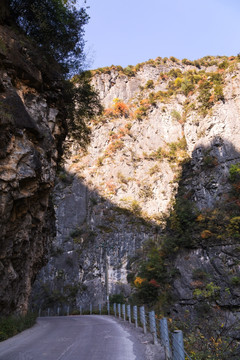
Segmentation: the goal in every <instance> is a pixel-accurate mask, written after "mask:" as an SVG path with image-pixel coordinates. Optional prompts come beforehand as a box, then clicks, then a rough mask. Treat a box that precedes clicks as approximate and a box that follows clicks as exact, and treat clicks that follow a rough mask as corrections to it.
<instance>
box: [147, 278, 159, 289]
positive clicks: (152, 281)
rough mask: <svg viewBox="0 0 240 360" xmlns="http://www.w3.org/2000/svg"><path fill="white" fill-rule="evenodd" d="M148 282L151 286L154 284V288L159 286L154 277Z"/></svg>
mask: <svg viewBox="0 0 240 360" xmlns="http://www.w3.org/2000/svg"><path fill="white" fill-rule="evenodd" d="M149 284H151V285H152V286H154V287H156V288H159V287H160V284H159V283H158V282H157V281H156V280H155V279H152V280H150V281H149Z"/></svg>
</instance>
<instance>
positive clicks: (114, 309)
mask: <svg viewBox="0 0 240 360" xmlns="http://www.w3.org/2000/svg"><path fill="white" fill-rule="evenodd" d="M113 311H114V316H115V317H116V316H117V304H116V303H114V304H113Z"/></svg>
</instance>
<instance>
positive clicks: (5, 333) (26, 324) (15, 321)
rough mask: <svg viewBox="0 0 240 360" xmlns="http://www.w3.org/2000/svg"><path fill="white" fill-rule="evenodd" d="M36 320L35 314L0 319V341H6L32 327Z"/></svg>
mask: <svg viewBox="0 0 240 360" xmlns="http://www.w3.org/2000/svg"><path fill="white" fill-rule="evenodd" d="M36 318H37V314H34V313H27V314H26V315H19V316H9V317H2V318H0V341H3V340H6V339H8V338H9V337H12V336H14V335H16V334H18V333H20V332H21V331H23V330H25V329H28V328H30V327H32V326H33V325H34V324H35V322H36Z"/></svg>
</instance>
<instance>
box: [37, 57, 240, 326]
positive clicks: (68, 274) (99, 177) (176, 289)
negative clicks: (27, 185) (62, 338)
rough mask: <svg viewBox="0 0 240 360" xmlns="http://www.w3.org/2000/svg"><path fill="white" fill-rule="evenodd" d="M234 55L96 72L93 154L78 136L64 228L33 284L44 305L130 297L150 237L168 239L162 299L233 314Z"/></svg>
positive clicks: (59, 190)
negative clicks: (99, 111)
mask: <svg viewBox="0 0 240 360" xmlns="http://www.w3.org/2000/svg"><path fill="white" fill-rule="evenodd" d="M239 61H240V59H239V58H238V57H232V58H226V57H217V58H214V57H206V58H203V59H200V60H199V61H195V62H190V61H188V60H186V59H185V60H182V61H179V60H177V59H175V58H170V59H161V58H157V59H156V60H150V61H148V62H147V63H144V64H138V65H137V66H135V67H128V68H126V69H122V68H121V67H111V68H104V69H98V70H96V71H94V72H93V74H92V75H93V78H92V84H93V85H94V87H95V89H96V90H98V91H99V95H100V98H101V101H102V103H103V105H104V106H105V112H104V114H103V115H102V116H100V117H97V118H95V119H94V120H93V121H92V122H91V132H92V135H91V143H90V145H89V147H88V149H87V151H86V152H84V151H82V150H81V149H80V148H79V146H78V145H77V144H75V143H72V145H71V146H70V148H71V156H70V158H67V159H66V160H65V165H64V170H62V171H61V172H60V173H59V174H58V181H57V184H56V187H55V195H54V203H55V207H56V218H57V219H56V220H57V222H56V226H57V236H56V239H55V242H54V247H53V249H52V256H51V259H50V261H49V263H48V265H47V266H46V267H45V268H44V269H43V270H42V271H41V274H40V276H39V277H38V280H37V282H36V283H35V301H37V304H38V306H42V307H43V308H44V307H47V306H58V305H59V306H64V305H67V304H70V305H72V306H78V305H80V304H82V305H84V304H85V305H87V304H89V302H90V301H91V302H94V301H95V303H99V302H101V301H105V300H106V297H107V295H108V294H110V295H113V294H116V293H118V294H119V293H121V294H122V295H124V296H125V297H126V298H128V297H129V295H130V293H131V290H130V283H131V285H132V286H134V282H133V280H134V277H133V276H134V275H135V276H136V274H137V273H138V271H139V266H140V265H139V264H141V262H140V263H139V258H140V260H141V259H142V258H141V256H142V255H141V254H142V249H143V246H144V244H145V243H147V240H148V239H149V238H151V239H154V241H155V243H156V244H157V245H156V246H157V247H158V249H161V247H162V246H163V245H162V244H163V242H164V241H165V240H164V239H167V241H168V246H166V245H164V246H165V247H164V251H163V250H161V251H159V252H158V254H159V262H162V264H163V270H161V271H163V272H164V274H163V273H159V274H158V276H159V278H162V279H164V280H162V283H161V284H160V283H158V282H155V287H156V288H157V291H158V292H159V294H158V301H159V307H161V308H164V307H165V306H166V302H167V305H170V304H171V308H169V307H168V309H167V311H170V312H171V313H172V314H175V315H176V314H177V315H179V316H180V315H183V314H185V311H187V312H188V314H191V319H198V320H199V316H202V314H203V313H206V314H209V312H208V311H209V309H210V308H213V309H214V307H215V310H216V311H219V312H218V316H219V317H220V314H222V313H221V311H223V313H225V314H226V313H228V314H230V315H229V316H230V317H231V319H236V317H237V316H238V315H237V314H238V311H239V306H240V297H239V295H240V294H239V289H238V287H237V281H238V279H240V277H239V265H238V264H239V260H240V258H239V257H240V254H239V246H238V240H237V239H238V236H239V233H238V230H237V229H236V232H235V233H234V234H233V232H232V230H231V229H232V227H231V226H232V225H231V224H232V223H231V221H232V222H234V221H235V222H237V220H236V219H235V220H234V221H233V219H234V218H236V217H238V214H239V209H238V208H237V207H235V208H234V210H233V209H232V207H231V206H232V205H231V204H232V203H234V206H235V205H237V201H238V200H237V198H236V197H234V196H233V194H232V188H233V184H232V183H231V181H230V180H229V178H230V174H229V171H230V169H231V167H232V166H233V165H234V164H235V165H236V166H238V165H237V164H238V163H239V162H240V160H239V159H240V156H239V153H240V143H239V130H240V123H239V111H240V87H239V80H240V62H239ZM234 186H235V185H234ZM176 198H177V199H180V200H181V202H180V205H181V206H180V207H178V210H177V211H176V210H174V209H175V208H174V206H175V205H174V204H176ZM188 202H189V203H191V206H192V207H193V208H194V209H195V210H194V213H193V215H191V214H190V208H189V209H187V211H186V212H185V213H184V211H185V208H184V206H185V204H188ZM179 208H180V210H179ZM181 208H182V209H183V211H182V213H181ZM169 215H170V220H171V223H170V225H169ZM235 225H236V224H235ZM237 226H238V225H236V227H237ZM180 230H181V231H180ZM166 232H167V234H168V235H166ZM181 232H182V233H181ZM144 257H145V259H144V260H146V257H147V255H146V253H145V255H144V251H143V258H144ZM142 261H143V259H142ZM149 268H150V269H151V266H150V267H149ZM152 270H153V271H154V268H152ZM132 271H133V273H132ZM149 271H150V270H149ZM159 271H160V270H159ZM143 280H144V279H143ZM145 280H146V279H145ZM149 280H151V279H150V278H149ZM152 280H156V279H152ZM150 285H151V286H154V283H152V284H151V283H150V284H149V283H147V284H146V286H150ZM137 290H138V289H137V286H136V284H135V291H137ZM155 290H156V289H154V291H155ZM154 294H156V291H155V292H154ZM166 294H167V295H166ZM169 294H170V295H169ZM165 295H166V296H165ZM164 297H165V298H164ZM170 298H171V301H170V300H169V299H170ZM164 299H165V300H164ZM166 299H167V300H166ZM144 301H146V299H144V298H143V299H142V302H144ZM205 303H207V305H208V309H207V308H206V306H205V305H204V304H205ZM204 306H205V307H204ZM204 309H205V310H204ZM233 309H234V311H235V314H234V315H233ZM199 314H200V315H199ZM214 316H216V313H214V314H213V316H212V318H214Z"/></svg>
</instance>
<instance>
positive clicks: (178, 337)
mask: <svg viewBox="0 0 240 360" xmlns="http://www.w3.org/2000/svg"><path fill="white" fill-rule="evenodd" d="M172 347H173V360H184V359H185V354H184V345H183V333H182V331H181V330H175V331H174V332H173V333H172Z"/></svg>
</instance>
